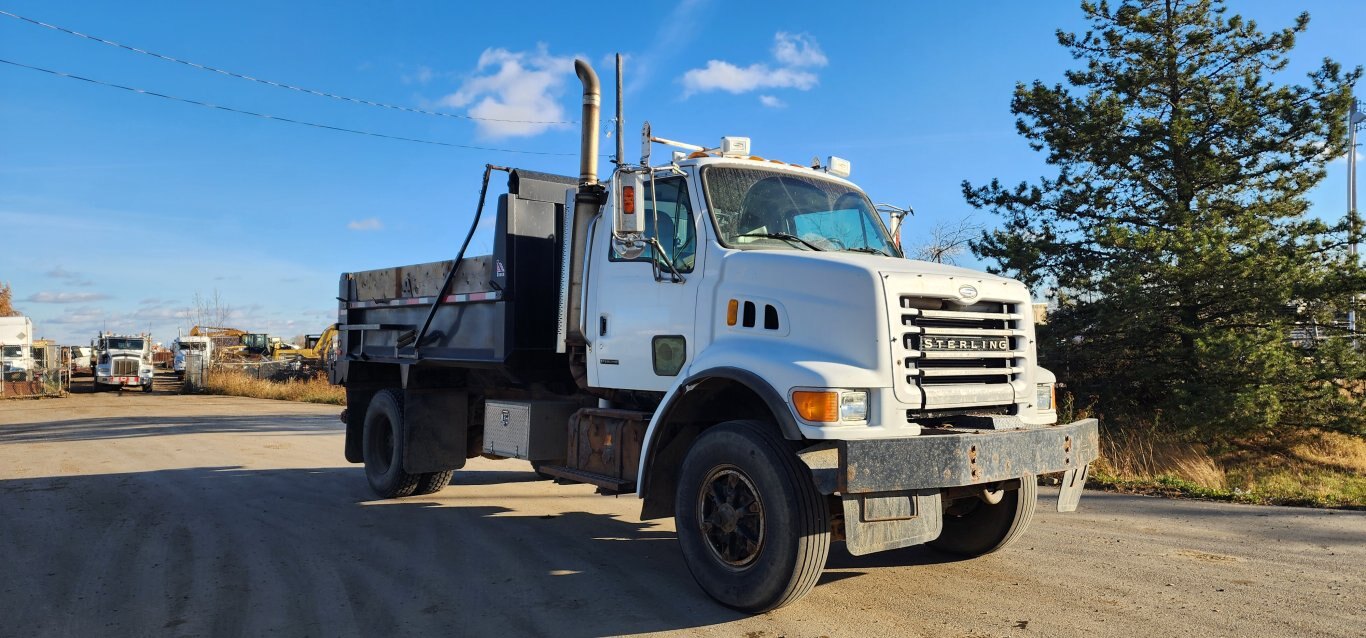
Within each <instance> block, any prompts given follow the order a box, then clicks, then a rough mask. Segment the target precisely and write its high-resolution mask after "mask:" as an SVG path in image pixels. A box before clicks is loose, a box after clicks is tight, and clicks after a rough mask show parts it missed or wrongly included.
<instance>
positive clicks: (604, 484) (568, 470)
mask: <svg viewBox="0 0 1366 638" xmlns="http://www.w3.org/2000/svg"><path fill="white" fill-rule="evenodd" d="M538 469H539V471H540V472H541V473H542V474H549V475H550V476H553V477H555V478H556V479H560V480H564V481H568V482H571V483H587V484H589V485H596V486H597V488H598V491H599V492H601V493H603V494H634V493H635V491H636V482H635V480H634V479H622V478H617V477H615V476H608V475H606V474H596V473H594V472H588V471H585V470H579V469H575V468H572V467H565V466H563V465H542V466H540V468H538Z"/></svg>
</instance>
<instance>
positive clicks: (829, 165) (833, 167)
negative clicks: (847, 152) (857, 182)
mask: <svg viewBox="0 0 1366 638" xmlns="http://www.w3.org/2000/svg"><path fill="white" fill-rule="evenodd" d="M849 169H850V166H849V160H847V159H844V158H843V157H835V156H834V155H831V156H830V159H828V160H826V164H825V172H827V173H829V174H831V175H834V176H835V177H849Z"/></svg>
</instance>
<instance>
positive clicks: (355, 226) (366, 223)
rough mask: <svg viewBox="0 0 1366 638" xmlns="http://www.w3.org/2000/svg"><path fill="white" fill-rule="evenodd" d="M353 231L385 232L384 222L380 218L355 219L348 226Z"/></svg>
mask: <svg viewBox="0 0 1366 638" xmlns="http://www.w3.org/2000/svg"><path fill="white" fill-rule="evenodd" d="M346 227H347V228H349V229H351V230H383V229H384V222H381V221H380V220H379V218H378V217H367V218H365V219H353V220H351V221H350V222H348V223H347V224H346Z"/></svg>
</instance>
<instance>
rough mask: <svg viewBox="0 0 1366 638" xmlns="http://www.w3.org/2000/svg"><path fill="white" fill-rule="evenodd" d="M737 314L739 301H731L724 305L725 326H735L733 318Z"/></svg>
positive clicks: (738, 312)
mask: <svg viewBox="0 0 1366 638" xmlns="http://www.w3.org/2000/svg"><path fill="white" fill-rule="evenodd" d="M739 314H740V301H739V300H737V299H731V300H730V303H728V304H726V325H728V326H733V325H735V318H736V317H737V316H739Z"/></svg>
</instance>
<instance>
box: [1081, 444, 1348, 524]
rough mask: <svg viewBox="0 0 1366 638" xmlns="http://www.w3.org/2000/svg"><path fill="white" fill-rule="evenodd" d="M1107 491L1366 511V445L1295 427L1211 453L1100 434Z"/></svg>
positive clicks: (1100, 476)
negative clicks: (1294, 428)
mask: <svg viewBox="0 0 1366 638" xmlns="http://www.w3.org/2000/svg"><path fill="white" fill-rule="evenodd" d="M1101 449H1102V453H1103V455H1104V458H1103V459H1101V460H1100V461H1099V462H1097V464H1096V466H1095V468H1094V469H1095V471H1094V474H1093V476H1094V478H1095V480H1096V483H1098V484H1099V485H1100V486H1102V487H1107V488H1111V489H1118V490H1121V491H1132V492H1141V493H1151V494H1166V495H1181V496H1196V497H1201V498H1213V499H1219V500H1230V501H1237V502H1243V503H1260V504H1275V505H1309V506H1315V507H1347V508H1366V440H1363V439H1362V438H1359V437H1354V436H1350V435H1346V434H1340V433H1337V432H1325V431H1319V430H1295V431H1288V432H1281V433H1278V434H1276V435H1274V436H1267V437H1263V438H1260V439H1248V440H1240V441H1235V442H1232V443H1229V444H1226V445H1224V446H1223V447H1222V448H1221V449H1219V450H1217V451H1211V450H1210V449H1208V448H1207V447H1205V446H1204V445H1201V444H1198V443H1190V442H1187V441H1183V440H1181V439H1180V438H1178V437H1175V436H1171V435H1166V434H1161V433H1157V432H1153V431H1130V432H1127V433H1114V432H1106V433H1103V434H1102V438H1101Z"/></svg>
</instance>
